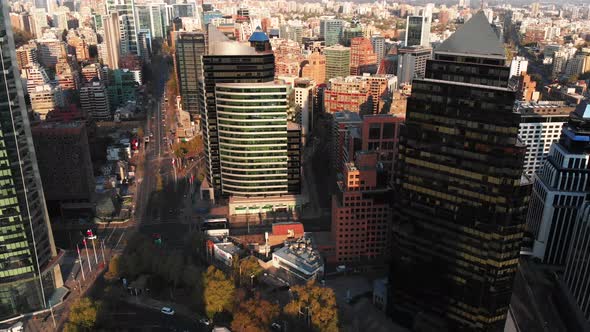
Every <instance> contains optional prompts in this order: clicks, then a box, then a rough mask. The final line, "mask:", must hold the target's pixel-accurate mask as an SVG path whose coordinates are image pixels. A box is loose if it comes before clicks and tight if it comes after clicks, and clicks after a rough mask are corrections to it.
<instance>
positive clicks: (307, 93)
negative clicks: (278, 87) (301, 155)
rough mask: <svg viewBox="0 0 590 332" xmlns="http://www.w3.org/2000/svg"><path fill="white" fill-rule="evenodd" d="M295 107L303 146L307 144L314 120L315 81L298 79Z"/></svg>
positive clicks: (296, 81) (296, 82) (295, 86)
mask: <svg viewBox="0 0 590 332" xmlns="http://www.w3.org/2000/svg"><path fill="white" fill-rule="evenodd" d="M294 90H295V108H296V111H297V117H296V118H297V120H298V121H297V122H298V123H299V125H300V126H301V143H302V146H305V145H306V144H307V136H308V135H309V133H310V131H311V127H312V121H313V111H314V109H313V96H314V90H315V82H314V81H313V80H308V79H297V80H295V84H294Z"/></svg>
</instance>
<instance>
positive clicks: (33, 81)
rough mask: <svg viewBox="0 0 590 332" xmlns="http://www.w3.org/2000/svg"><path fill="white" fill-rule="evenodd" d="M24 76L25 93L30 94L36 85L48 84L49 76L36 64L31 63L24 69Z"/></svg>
mask: <svg viewBox="0 0 590 332" xmlns="http://www.w3.org/2000/svg"><path fill="white" fill-rule="evenodd" d="M24 73H25V76H26V79H27V92H28V93H31V91H33V90H35V87H36V86H38V85H43V84H47V83H49V75H47V72H46V71H45V68H43V67H42V66H41V65H39V64H38V63H32V64H30V65H29V66H28V67H27V68H25V71H24Z"/></svg>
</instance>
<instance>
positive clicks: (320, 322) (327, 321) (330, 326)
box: [283, 281, 338, 332]
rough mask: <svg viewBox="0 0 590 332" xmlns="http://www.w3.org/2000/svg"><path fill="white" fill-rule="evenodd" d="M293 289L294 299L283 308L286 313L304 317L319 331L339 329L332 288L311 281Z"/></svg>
mask: <svg viewBox="0 0 590 332" xmlns="http://www.w3.org/2000/svg"><path fill="white" fill-rule="evenodd" d="M291 291H292V292H293V300H292V301H291V302H289V304H287V305H286V306H285V308H284V309H283V311H284V312H285V314H287V315H289V316H291V317H294V318H296V317H298V318H302V319H303V320H304V321H306V322H308V324H309V325H311V326H312V327H313V328H314V329H316V330H318V331H322V332H332V331H338V308H337V306H336V295H334V291H333V290H332V289H330V288H326V287H320V286H318V285H316V284H315V282H314V281H310V282H308V283H307V284H305V285H298V286H293V287H292V288H291Z"/></svg>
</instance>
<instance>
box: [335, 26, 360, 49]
mask: <svg viewBox="0 0 590 332" xmlns="http://www.w3.org/2000/svg"><path fill="white" fill-rule="evenodd" d="M363 36H364V33H363V27H362V26H361V25H360V24H356V23H352V24H351V26H349V27H346V28H344V30H343V31H342V38H341V40H340V44H342V45H344V46H346V47H350V45H351V42H352V39H353V38H360V37H363Z"/></svg>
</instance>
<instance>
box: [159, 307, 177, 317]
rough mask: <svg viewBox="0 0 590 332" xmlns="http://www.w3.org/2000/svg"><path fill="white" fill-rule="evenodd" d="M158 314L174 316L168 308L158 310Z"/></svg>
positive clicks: (172, 311)
mask: <svg viewBox="0 0 590 332" xmlns="http://www.w3.org/2000/svg"><path fill="white" fill-rule="evenodd" d="M160 312H161V313H163V314H164V315H168V316H172V315H174V309H172V308H170V307H163V308H162V309H160Z"/></svg>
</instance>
